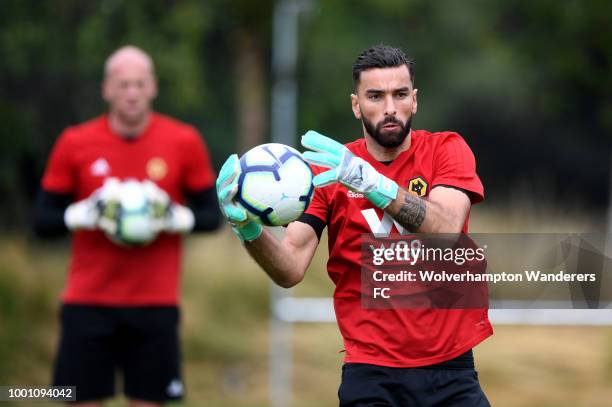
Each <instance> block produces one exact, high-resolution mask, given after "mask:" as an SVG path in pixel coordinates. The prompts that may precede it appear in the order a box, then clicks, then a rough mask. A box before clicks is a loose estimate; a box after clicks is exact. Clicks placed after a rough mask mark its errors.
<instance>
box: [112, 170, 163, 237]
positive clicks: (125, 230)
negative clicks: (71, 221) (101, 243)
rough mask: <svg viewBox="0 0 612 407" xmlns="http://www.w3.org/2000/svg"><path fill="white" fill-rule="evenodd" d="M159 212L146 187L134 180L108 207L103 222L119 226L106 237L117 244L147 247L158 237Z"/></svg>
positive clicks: (120, 191)
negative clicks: (155, 221)
mask: <svg viewBox="0 0 612 407" xmlns="http://www.w3.org/2000/svg"><path fill="white" fill-rule="evenodd" d="M155 212H156V208H155V207H154V205H152V204H151V203H150V202H149V200H148V198H147V194H146V190H145V188H144V185H143V184H141V183H140V182H138V181H137V180H134V179H129V180H127V181H124V182H123V183H121V185H120V190H119V194H118V199H117V200H109V201H108V202H106V203H105V204H104V209H103V211H102V219H105V220H106V221H110V222H112V223H114V224H115V225H116V228H114V229H115V230H114V232H113V233H110V232H107V233H106V236H107V237H108V238H109V239H110V240H111V241H113V242H115V243H118V244H120V245H127V246H144V245H146V244H149V243H151V242H152V241H153V240H155V238H156V237H157V233H158V232H157V230H158V229H156V228H155V227H154V226H155V225H154V219H155V217H156V216H158V215H159V214H156V213H155Z"/></svg>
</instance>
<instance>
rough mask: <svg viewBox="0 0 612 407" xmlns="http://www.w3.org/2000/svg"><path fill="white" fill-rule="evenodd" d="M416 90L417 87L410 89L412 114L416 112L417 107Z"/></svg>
mask: <svg viewBox="0 0 612 407" xmlns="http://www.w3.org/2000/svg"><path fill="white" fill-rule="evenodd" d="M418 91H419V90H418V89H414V90H413V91H412V114H416V112H417V108H418V103H417V92H418Z"/></svg>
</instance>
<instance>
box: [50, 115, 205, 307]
mask: <svg viewBox="0 0 612 407" xmlns="http://www.w3.org/2000/svg"><path fill="white" fill-rule="evenodd" d="M107 177H117V178H119V179H121V180H125V179H127V178H136V179H138V180H143V179H150V180H152V181H154V182H155V183H157V185H158V186H159V187H161V188H162V189H164V190H165V191H166V192H167V193H168V194H169V195H170V197H171V198H172V200H174V201H177V202H183V201H184V197H183V192H185V191H189V192H197V191H201V190H203V189H206V188H210V187H211V186H212V185H213V183H214V180H215V174H214V171H213V169H212V166H211V164H210V159H209V156H208V151H207V148H206V145H205V144H204V141H203V139H202V137H201V136H200V134H199V133H198V131H197V130H196V129H195V128H193V127H191V126H189V125H186V124H183V123H181V122H179V121H176V120H174V119H171V118H169V117H167V116H163V115H161V114H157V113H153V114H152V115H151V118H150V122H149V124H148V126H147V128H146V129H145V130H144V132H143V133H142V134H140V135H139V136H138V137H136V138H134V139H132V140H128V139H125V138H123V137H121V136H120V135H118V134H115V133H113V132H112V131H111V129H110V127H109V124H108V117H107V116H101V117H98V118H96V119H93V120H91V121H88V122H86V123H83V124H80V125H77V126H74V127H69V128H68V129H66V130H65V131H64V132H63V133H62V135H61V136H60V137H59V139H58V140H57V142H56V144H55V146H54V147H53V151H52V152H51V156H50V158H49V162H48V163H47V168H46V170H45V174H44V176H43V180H42V187H43V189H44V190H45V191H48V192H52V193H58V194H72V195H73V197H74V200H75V201H77V200H81V199H84V198H86V197H88V196H89V195H90V194H91V193H92V192H93V191H94V190H96V189H97V188H99V187H101V186H102V184H103V183H104V180H105V179H106V178H107ZM180 249H181V238H180V236H178V235H172V234H166V233H162V234H160V235H159V236H158V238H157V239H156V240H155V241H154V242H152V243H151V244H150V245H148V246H145V247H122V246H119V245H117V244H115V243H112V242H111V241H110V240H109V239H108V238H107V237H106V236H105V235H104V233H103V232H101V231H77V232H75V233H74V236H73V240H72V255H71V259H70V266H69V271H68V279H67V284H66V287H65V290H64V292H63V294H62V299H63V302H64V303H67V304H98V305H123V306H125V305H128V306H129V305H176V304H177V302H178V296H179V295H178V292H179V270H180Z"/></svg>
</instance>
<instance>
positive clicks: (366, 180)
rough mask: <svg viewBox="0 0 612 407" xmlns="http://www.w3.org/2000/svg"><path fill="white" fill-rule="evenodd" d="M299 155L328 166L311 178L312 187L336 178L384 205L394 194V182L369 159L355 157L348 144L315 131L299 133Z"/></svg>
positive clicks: (333, 180) (321, 185)
mask: <svg viewBox="0 0 612 407" xmlns="http://www.w3.org/2000/svg"><path fill="white" fill-rule="evenodd" d="M302 145H303V146H304V147H306V148H309V149H311V150H314V152H313V151H306V152H305V153H304V154H303V157H304V159H305V160H306V161H308V162H309V163H311V164H314V165H318V166H321V167H327V168H331V170H328V171H325V172H323V173H321V174H319V175H317V176H316V177H314V179H313V183H314V186H315V187H324V186H326V185H329V184H333V183H335V182H340V183H341V184H343V185H345V186H346V187H347V188H349V189H350V190H352V191H355V192H360V193H363V194H364V195H365V196H366V198H368V199H369V200H370V201H371V202H372V203H373V204H374V205H376V206H378V207H379V208H381V209H385V208H386V207H387V206H389V204H390V203H391V202H392V201H393V200H394V199H395V198H396V197H397V190H398V186H397V184H396V183H395V181H393V180H392V179H389V178H387V177H385V176H384V175H382V174H381V173H379V172H378V171H376V170H375V169H374V167H372V165H370V163H368V162H367V161H365V160H363V159H362V158H359V157H356V156H355V155H354V154H353V153H351V152H350V151H349V149H348V148H346V147H345V146H343V145H342V144H340V143H338V142H337V141H335V140H332V139H330V138H329V137H325V136H323V135H322V134H319V133H317V132H316V131H313V130H309V131H307V132H306V134H304V135H303V136H302Z"/></svg>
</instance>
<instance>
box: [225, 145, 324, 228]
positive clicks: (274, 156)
mask: <svg viewBox="0 0 612 407" xmlns="http://www.w3.org/2000/svg"><path fill="white" fill-rule="evenodd" d="M240 169H241V173H240V177H239V179H238V193H237V195H236V201H237V202H238V203H239V204H240V205H242V206H243V207H244V208H245V209H246V210H247V213H248V215H249V218H251V219H254V220H256V221H257V222H259V223H262V224H264V225H268V226H284V225H287V224H288V223H290V222H293V221H294V220H296V219H297V218H299V217H300V215H301V214H302V213H303V212H304V211H305V210H306V208H307V207H308V204H310V201H311V200H312V195H313V193H314V186H313V184H312V178H313V174H312V171H311V169H310V166H309V165H308V164H307V163H306V161H304V159H303V158H302V155H301V154H300V152H299V151H297V150H296V149H294V148H292V147H289V146H286V145H284V144H278V143H269V144H262V145H260V146H257V147H254V148H252V149H251V150H249V151H247V152H246V153H245V154H244V155H243V156H242V157H240Z"/></svg>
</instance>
